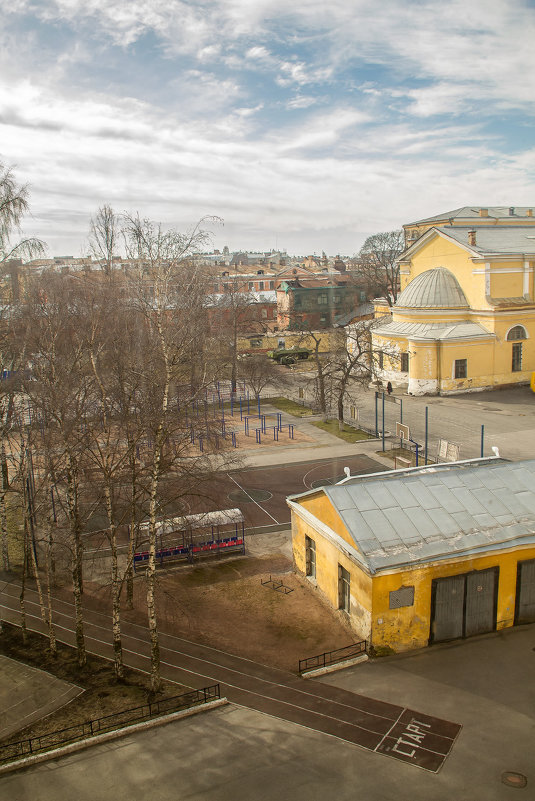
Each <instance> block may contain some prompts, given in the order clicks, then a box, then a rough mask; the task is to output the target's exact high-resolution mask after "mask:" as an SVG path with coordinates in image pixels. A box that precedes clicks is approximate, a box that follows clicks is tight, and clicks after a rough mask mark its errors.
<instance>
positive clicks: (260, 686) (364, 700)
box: [1, 583, 461, 772]
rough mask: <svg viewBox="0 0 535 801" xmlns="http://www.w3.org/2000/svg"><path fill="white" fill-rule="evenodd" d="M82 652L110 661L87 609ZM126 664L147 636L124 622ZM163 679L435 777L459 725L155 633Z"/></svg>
mask: <svg viewBox="0 0 535 801" xmlns="http://www.w3.org/2000/svg"><path fill="white" fill-rule="evenodd" d="M18 594H19V588H18V587H17V586H16V585H15V584H14V583H12V584H5V585H4V586H3V588H2V594H1V604H2V615H3V617H4V619H6V620H8V621H11V622H14V623H17V622H18V619H19V615H18ZM26 606H27V614H28V627H29V628H32V629H33V630H36V631H41V632H43V629H44V627H43V624H42V621H41V619H40V617H39V610H38V606H37V596H36V594H35V593H33V592H31V591H29V592H27V601H26ZM54 607H55V609H54V616H55V622H56V626H57V628H58V632H57V636H58V639H61V640H63V641H64V642H67V643H69V644H71V645H72V644H73V642H74V636H73V633H72V627H73V607H72V604H69V603H67V602H65V601H62V600H60V599H55V600H54ZM84 618H85V633H86V647H87V648H88V650H89V651H91V652H93V653H96V654H99V655H101V656H105V657H108V658H109V657H110V656H111V640H110V632H111V624H110V620H109V616H108V615H105V614H102V613H100V612H96V611H93V610H86V611H85V615H84ZM122 631H123V648H124V659H125V662H126V664H128V665H129V666H131V667H134V668H138V669H141V670H145V671H147V670H148V669H149V666H150V660H149V638H148V632H147V630H146V628H145V627H143V626H139V625H135V624H132V623H123V626H122ZM160 645H161V665H162V676H163V678H164V679H168V680H171V681H175V682H179V683H181V684H185V685H187V686H190V687H202V686H205V685H206V684H213V683H216V682H217V683H219V684H221V692H222V694H223V695H226V697H227V698H228V699H229V700H230V701H232V702H233V703H235V704H239V705H241V706H244V707H247V708H249V709H253V710H256V711H258V712H264V713H267V714H269V715H272V716H274V717H277V718H280V719H282V720H286V721H291V722H293V723H297V724H299V725H300V726H305V727H307V728H309V729H312V730H315V731H318V732H323V733H325V734H329V735H331V736H333V737H337V738H339V739H341V740H345V741H346V742H349V743H354V744H355V745H359V746H361V747H363V748H366V749H368V750H371V751H375V752H378V753H383V754H387V755H389V756H392V757H395V758H397V759H399V760H401V761H403V762H408V763H410V764H413V765H417V766H419V767H421V768H425V769H427V770H430V771H433V772H436V771H438V770H439V768H440V767H441V765H442V764H443V762H444V760H445V759H446V757H447V755H448V754H449V752H450V750H451V748H452V746H453V743H454V741H455V738H456V737H457V734H458V733H459V730H460V728H461V727H460V726H459V725H457V724H454V723H450V722H448V721H445V720H441V719H439V718H435V717H432V716H430V715H423V714H419V713H418V712H416V711H414V710H412V709H407V708H405V707H402V706H397V705H396V704H392V703H385V702H383V701H376V700H374V699H372V698H368V697H366V696H363V695H358V694H355V693H352V692H349V691H347V690H344V689H341V688H338V687H335V686H330V685H327V684H320V683H317V682H312V681H310V680H305V679H301V678H299V677H298V676H295V675H293V674H291V673H289V672H286V671H282V670H278V669H274V668H270V667H267V666H265V665H260V664H258V663H255V662H252V661H251V660H248V659H244V658H242V657H237V656H234V655H232V654H228V653H226V652H224V651H219V650H217V649H214V648H210V647H208V646H203V645H198V644H196V643H192V642H190V641H188V640H184V639H182V638H180V637H175V636H174V635H171V634H165V633H161V635H160Z"/></svg>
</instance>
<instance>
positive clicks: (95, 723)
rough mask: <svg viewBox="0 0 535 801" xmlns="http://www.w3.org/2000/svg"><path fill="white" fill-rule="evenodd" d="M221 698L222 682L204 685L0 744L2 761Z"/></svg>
mask: <svg viewBox="0 0 535 801" xmlns="http://www.w3.org/2000/svg"><path fill="white" fill-rule="evenodd" d="M220 697H221V695H220V686H219V684H213V685H211V686H210V687H203V688H202V689H201V690H191V691H190V692H187V693H183V694H182V695H175V696H173V697H172V698H165V699H163V700H161V701H152V702H150V703H146V704H143V705H142V706H136V707H132V708H130V709H124V710H122V711H121V712H114V713H113V714H112V715H105V716H104V717H102V718H96V719H95V720H87V721H85V722H83V723H77V724H76V725H74V726H68V727H67V728H65V729H58V730H57V731H52V732H48V733H47V734H41V735H37V736H35V737H29V738H27V739H25V740H19V741H18V742H14V743H7V744H6V745H0V764H3V763H5V762H10V761H12V760H14V759H19V758H21V757H28V756H32V755H33V754H38V753H41V752H43V751H48V750H50V749H52V748H56V747H57V746H59V745H67V744H68V743H73V742H76V741H77V740H85V739H88V738H90V737H95V736H96V735H97V734H102V733H104V732H107V731H113V730H114V729H122V728H125V727H127V726H132V725H133V724H134V723H139V722H141V721H144V720H150V719H151V718H155V717H159V716H162V715H168V714H170V713H172V712H179V711H180V710H181V709H189V708H190V707H193V706H198V705H200V704H206V703H208V702H209V701H214V700H216V699H218V698H220Z"/></svg>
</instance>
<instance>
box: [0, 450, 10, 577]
mask: <svg viewBox="0 0 535 801" xmlns="http://www.w3.org/2000/svg"><path fill="white" fill-rule="evenodd" d="M0 470H1V472H2V492H1V493H0V529H1V530H2V566H3V568H4V570H9V541H8V532H7V509H6V495H7V490H8V488H9V477H8V472H7V458H6V449H5V447H4V443H2V446H1V450H0Z"/></svg>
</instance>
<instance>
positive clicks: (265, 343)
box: [238, 329, 344, 353]
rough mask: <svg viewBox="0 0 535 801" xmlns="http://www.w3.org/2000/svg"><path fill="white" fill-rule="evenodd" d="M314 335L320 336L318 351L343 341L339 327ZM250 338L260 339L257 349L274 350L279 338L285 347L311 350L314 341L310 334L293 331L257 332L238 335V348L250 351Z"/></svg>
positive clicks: (329, 349)
mask: <svg viewBox="0 0 535 801" xmlns="http://www.w3.org/2000/svg"><path fill="white" fill-rule="evenodd" d="M315 333H316V336H320V337H321V342H320V348H319V349H320V353H326V352H329V351H332V350H336V348H337V347H339V346H340V343H341V342H342V341H343V337H344V332H343V331H340V330H339V329H335V330H326V331H317V332H315ZM251 339H257V340H261V345H260V347H259V348H258V350H259V351H265V350H276V348H277V347H278V344H279V340H281V339H283V340H284V343H285V344H284V346H285V348H293V347H296V348H308V349H309V350H311V351H313V350H314V348H315V342H314V340H313V339H312V337H311V336H310V335H307V334H302V333H299V332H294V331H274V332H266V333H259V334H247V335H243V336H240V337H238V350H239V351H247V352H249V351H251Z"/></svg>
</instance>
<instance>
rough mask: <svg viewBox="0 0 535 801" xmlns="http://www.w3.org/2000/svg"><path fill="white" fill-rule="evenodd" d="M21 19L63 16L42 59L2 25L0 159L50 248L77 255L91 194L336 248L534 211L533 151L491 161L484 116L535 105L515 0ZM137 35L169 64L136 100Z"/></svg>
mask: <svg viewBox="0 0 535 801" xmlns="http://www.w3.org/2000/svg"><path fill="white" fill-rule="evenodd" d="M1 2H2V0H0V3H1ZM23 11H26V12H27V13H29V14H30V15H33V17H36V16H37V15H39V17H40V18H41V19H42V20H46V21H47V22H49V23H51V24H52V25H53V28H54V30H55V31H56V30H60V29H62V26H63V25H64V24H65V22H67V24H68V27H67V29H66V35H65V36H64V38H63V39H58V41H59V42H60V44H58V45H57V50H56V49H54V47H52V46H51V48H50V52H47V51H46V50H45V49H44V48H40V44H41V41H40V39H39V36H38V34H37V33H36V32H35V31H31V30H30V32H29V33H27V34H26V33H25V36H24V37H22V36H19V38H17V31H16V29H13V30H8V29H6V30H5V31H4V32H3V33H0V74H1V76H2V77H0V141H1V143H2V144H1V154H0V158H2V159H4V160H6V161H8V162H9V163H13V162H14V163H17V164H18V170H17V174H18V175H20V178H21V180H24V181H29V182H30V183H31V192H32V208H33V209H34V213H35V218H34V219H33V220H31V221H30V225H31V226H33V228H32V231H31V233H33V234H36V235H38V236H41V237H43V238H45V239H49V240H50V242H51V249H52V250H53V251H54V250H56V251H57V250H62V251H64V250H65V249H68V250H71V252H78V249H79V247H80V244H81V243H82V242H83V239H84V238H85V236H86V233H87V226H88V220H89V216H90V214H91V213H93V212H94V211H95V209H96V208H97V207H98V205H100V204H101V203H103V202H110V203H111V204H112V205H113V206H114V207H116V208H117V209H118V210H119V211H120V210H123V209H129V210H136V209H139V211H140V212H141V213H142V214H146V215H147V216H150V217H153V218H155V219H159V220H160V219H161V220H162V221H165V222H167V223H175V224H177V225H178V226H179V227H185V226H187V225H189V224H190V223H191V222H192V221H194V220H195V219H197V218H199V217H201V216H203V215H204V214H207V213H208V214H218V215H221V216H223V217H224V218H225V221H226V227H225V229H224V231H223V232H222V233H218V234H217V236H218V237H220V236H221V237H222V240H221V244H225V241H224V237H225V236H227V235H229V232H234V234H233V235H234V237H235V239H234V241H228V242H227V244H229V245H230V246H235V247H240V246H244V245H245V243H244V242H243V240H241V241H240V236H243V235H244V233H248V234H249V235H251V236H253V235H254V236H257V237H259V238H260V239H261V238H262V237H264V239H263V242H262V243H261V242H260V241H259V242H258V243H255V241H250V243H248V244H249V245H250V246H252V247H254V246H259V247H260V246H262V247H264V246H265V247H270V246H274V245H275V242H274V240H273V239H271V241H269V240H270V237H273V236H274V234H275V233H277V234H278V237H279V239H278V244H279V245H284V244H285V242H284V241H283V239H284V232H286V236H287V239H286V244H287V246H290V243H291V242H293V243H294V246H295V249H297V250H303V251H304V250H314V249H315V250H321V249H322V247H324V246H325V248H326V249H327V250H329V251H330V252H336V251H345V252H353V251H354V250H358V246H359V244H360V241H361V240H362V239H363V238H364V236H365V235H366V234H367V233H372V232H373V231H376V230H386V229H389V228H393V227H396V226H399V225H400V224H401V223H403V222H406V221H407V220H410V219H417V218H418V217H423V216H428V215H429V214H433V213H435V212H439V211H443V210H446V209H448V208H455V207H458V206H461V205H464V204H465V203H473V202H478V203H479V202H484V203H488V204H489V205H492V204H505V205H507V204H511V203H513V204H515V205H517V204H518V205H521V204H529V203H533V197H532V192H533V175H534V172H535V151H533V150H532V149H528V148H525V149H524V151H522V150H521V148H519V147H518V145H517V146H516V149H515V153H514V155H511V154H506V155H503V152H502V151H503V150H504V146H505V144H506V138H505V137H506V134H505V133H502V134H501V136H502V137H503V139H498V138H493V136H492V135H491V134H490V133H489V131H488V129H486V128H485V124H484V123H485V120H486V119H488V118H490V117H492V115H493V114H495V113H496V111H497V110H498V111H499V113H501V114H502V115H503V118H504V119H505V120H506V118H507V111H508V110H509V109H516V110H518V111H519V112H521V113H523V114H524V116H525V118H526V119H527V118H528V116H529V115H531V114H532V113H533V102H532V97H531V95H532V87H531V83H530V81H529V76H530V74H531V72H532V70H533V66H534V63H533V62H534V55H533V45H532V42H533V41H535V39H534V33H535V29H534V13H533V9H531V8H530V7H529V6H526V5H524V4H523V3H522V2H521V0H508V1H507V3H506V2H504V0H487V2H485V3H484V2H483V0H473V2H472V3H470V4H466V2H464V3H461V2H460V0H449V2H448V3H446V4H442V5H436V4H432V3H431V2H430V0H422V1H421V2H415V1H414V0H413V1H412V2H411V1H409V2H407V3H403V4H402V3H401V0H385V2H384V3H382V4H377V3H376V2H375V0H373V2H372V0H354V2H351V3H347V0H331V1H330V2H329V4H326V3H324V1H323V0H295V2H294V3H292V4H288V3H287V2H284V3H283V2H282V0H255V1H254V2H253V0H225V2H223V0H195V2H194V3H193V4H191V3H189V2H185V0H150V3H149V4H148V5H147V4H145V3H141V0H121V1H120V2H119V0H84V2H83V3H82V2H81V0H44V3H43V4H41V5H35V4H32V3H31V2H30V0H17V5H11V6H10V7H9V8H6V15H7V16H6V18H7V19H8V20H9V22H10V24H13V21H14V20H16V18H17V15H18V14H20V13H22V12H23ZM30 27H31V26H30ZM62 30H63V29H62ZM64 33H65V31H64ZM147 33H151V34H153V37H151V38H150V42H151V46H152V45H153V44H154V42H156V44H157V45H160V48H161V49H160V50H159V51H158V47H156V48H155V50H156V51H157V56H154V61H153V63H152V64H151V68H152V69H157V68H158V63H157V57H158V56H161V55H162V52H163V54H164V56H165V58H164V59H163V61H162V64H163V65H164V66H166V67H167V68H168V70H167V72H165V77H164V78H162V86H161V87H159V88H161V93H160V94H159V95H158V96H157V97H155V98H154V100H148V99H146V98H147V97H148V98H150V97H151V91H150V80H149V78H150V75H148V77H147V84H148V86H149V89H147V90H146V91H145V93H144V95H143V97H144V98H145V99H144V100H142V99H141V97H142V96H141V94H139V93H138V87H137V86H136V84H135V83H134V81H133V80H132V81H130V82H129V81H128V75H124V74H123V73H122V72H121V69H123V70H126V69H127V68H125V67H124V65H123V64H122V63H121V62H120V55H121V50H122V49H124V50H125V51H128V56H129V58H130V59H134V57H135V53H136V48H135V47H134V46H133V45H134V44H135V43H139V42H140V41H141V40H140V37H142V35H144V34H147ZM67 34H68V35H67ZM17 42H18V46H17ZM61 42H63V44H61ZM110 42H112V43H113V44H114V49H113V56H114V59H115V60H114V61H113V63H112V64H111V66H109V69H108V71H107V70H106V67H107V66H108V65H107V62H106V58H107V55H108V50H109V45H110ZM140 49H141V50H142V49H143V48H142V47H141V45H140ZM118 53H119V54H118ZM125 63H126V62H125ZM128 63H132V62H128ZM362 65H364V66H366V68H367V69H366V72H365V73H364V74H363V73H361V72H360V67H361V66H362ZM378 65H379V67H378ZM93 67H95V68H97V67H98V68H100V67H102V70H101V71H100V72H99V70H98V69H95V70H94V71H93ZM77 68H79V70H80V72H79V74H77V73H76V69H77ZM138 70H139V71H138V72H137V73H136V78H141V79H143V78H144V77H145V75H144V65H143V64H141V65H138ZM147 70H148V66H147ZM94 75H96V76H97V78H98V81H99V83H98V84H95V85H93V84H92V83H91V81H92V80H93V79H94ZM169 76H171V77H169ZM117 87H118V88H117ZM266 87H267V88H266ZM437 115H440V116H439V117H438V119H439V120H440V124H439V123H437V122H436V118H437ZM502 128H503V126H502ZM528 130H529V129H528ZM529 146H530V147H531V140H530V142H529ZM335 241H337V242H338V244H335ZM327 242H331V243H333V244H332V245H327V244H326V243H327ZM352 242H354V243H355V244H354V246H352V245H351V243H352ZM63 243H73V244H72V246H71V245H70V244H69V247H67V245H64V244H63ZM76 243H78V244H76ZM299 243H301V244H299Z"/></svg>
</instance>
